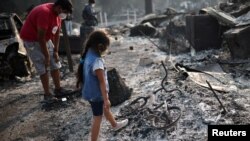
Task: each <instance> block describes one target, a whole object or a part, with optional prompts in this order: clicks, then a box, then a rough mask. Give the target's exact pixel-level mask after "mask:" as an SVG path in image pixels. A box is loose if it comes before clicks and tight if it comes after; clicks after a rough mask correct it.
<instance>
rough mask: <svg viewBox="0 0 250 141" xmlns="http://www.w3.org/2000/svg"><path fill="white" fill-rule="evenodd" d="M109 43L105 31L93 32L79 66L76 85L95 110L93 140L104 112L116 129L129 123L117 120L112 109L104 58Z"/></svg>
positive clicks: (92, 130)
mask: <svg viewBox="0 0 250 141" xmlns="http://www.w3.org/2000/svg"><path fill="white" fill-rule="evenodd" d="M109 43H110V41H109V38H108V37H107V35H106V34H105V33H104V32H103V31H94V32H92V33H91V34H90V36H89V38H88V39H87V42H86V44H85V48H84V51H83V53H82V56H81V61H80V64H79V67H78V73H77V84H76V85H77V87H78V88H81V89H82V95H83V98H84V99H85V100H87V101H88V102H89V103H90V105H91V108H92V112H93V123H92V129H91V140H92V141H96V140H97V139H98V135H99V131H100V125H101V121H102V115H103V113H104V116H105V117H106V119H107V120H108V121H109V122H110V124H111V126H112V127H113V129H114V130H119V129H121V128H122V127H124V126H126V125H127V124H128V120H127V119H126V120H122V121H120V122H117V121H116V120H115V119H114V117H113V115H112V113H111V111H110V101H109V96H108V92H109V85H108V80H107V72H106V69H105V65H104V60H103V58H102V55H103V54H104V53H105V52H106V50H107V47H108V46H109Z"/></svg>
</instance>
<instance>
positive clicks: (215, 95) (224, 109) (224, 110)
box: [206, 80, 227, 113]
mask: <svg viewBox="0 0 250 141" xmlns="http://www.w3.org/2000/svg"><path fill="white" fill-rule="evenodd" d="M206 82H207V84H208V86H209V88H210V89H211V91H212V92H213V94H214V97H215V98H216V99H217V100H218V101H219V103H220V105H221V107H222V108H223V112H224V113H226V112H227V110H226V108H225V107H224V106H223V104H222V102H221V101H220V99H219V97H218V96H217V94H216V93H215V91H214V89H213V88H212V86H211V85H210V83H209V82H208V81H207V80H206Z"/></svg>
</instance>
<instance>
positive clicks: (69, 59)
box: [62, 20, 74, 72]
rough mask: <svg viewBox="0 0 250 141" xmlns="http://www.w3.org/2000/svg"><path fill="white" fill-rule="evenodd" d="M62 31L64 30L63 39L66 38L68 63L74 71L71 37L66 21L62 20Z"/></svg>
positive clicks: (71, 70)
mask: <svg viewBox="0 0 250 141" xmlns="http://www.w3.org/2000/svg"><path fill="white" fill-rule="evenodd" d="M62 32H63V39H64V43H65V45H64V47H65V51H66V54H67V58H68V63H69V70H70V72H74V70H73V61H72V57H71V50H70V45H69V37H68V34H67V31H66V26H65V21H64V20H63V21H62Z"/></svg>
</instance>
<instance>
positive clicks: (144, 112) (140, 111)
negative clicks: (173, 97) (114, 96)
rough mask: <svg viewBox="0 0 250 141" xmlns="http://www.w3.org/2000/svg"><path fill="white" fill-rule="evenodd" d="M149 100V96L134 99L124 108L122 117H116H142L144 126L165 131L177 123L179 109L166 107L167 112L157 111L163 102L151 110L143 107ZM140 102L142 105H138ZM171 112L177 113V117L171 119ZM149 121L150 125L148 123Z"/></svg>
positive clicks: (179, 113) (179, 115)
mask: <svg viewBox="0 0 250 141" xmlns="http://www.w3.org/2000/svg"><path fill="white" fill-rule="evenodd" d="M149 98H150V96H147V97H138V98H136V99H135V100H133V101H132V102H131V103H130V104H129V105H128V106H126V107H124V108H125V109H124V111H122V112H123V113H124V112H125V113H124V115H120V116H117V117H119V118H125V117H126V118H131V119H136V118H138V117H140V116H142V117H143V118H142V120H145V122H146V124H148V126H149V127H150V128H154V129H164V130H166V129H168V128H170V127H172V126H174V125H176V123H177V121H178V120H179V119H180V117H181V109H180V108H179V107H177V106H173V107H167V111H166V110H158V109H159V108H161V107H162V106H163V105H164V104H165V103H164V102H163V103H160V104H159V105H157V106H155V107H154V108H153V109H150V108H148V107H144V106H145V105H146V104H147V102H148V99H149ZM141 100H143V102H142V104H141V103H140V101H141ZM133 106H135V107H133ZM171 112H177V113H178V116H177V117H175V119H173V117H172V116H173V115H171V114H170V113H171ZM150 121H151V123H149V122H150ZM162 124H163V125H162Z"/></svg>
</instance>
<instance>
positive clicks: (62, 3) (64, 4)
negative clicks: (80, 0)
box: [54, 0, 73, 14]
mask: <svg viewBox="0 0 250 141" xmlns="http://www.w3.org/2000/svg"><path fill="white" fill-rule="evenodd" d="M54 7H58V9H59V10H61V11H62V12H61V13H72V11H73V6H72V2H71V0H56V2H55V3H54ZM59 14H60V13H59Z"/></svg>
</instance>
